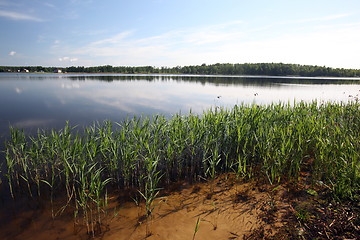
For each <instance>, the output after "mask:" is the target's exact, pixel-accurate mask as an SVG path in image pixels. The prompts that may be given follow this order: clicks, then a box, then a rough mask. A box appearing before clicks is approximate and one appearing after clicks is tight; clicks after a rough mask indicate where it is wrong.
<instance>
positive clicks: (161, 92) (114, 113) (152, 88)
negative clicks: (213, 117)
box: [0, 74, 360, 136]
mask: <svg viewBox="0 0 360 240" xmlns="http://www.w3.org/2000/svg"><path fill="white" fill-rule="evenodd" d="M359 90H360V84H359V79H351V80H349V79H340V78H336V79H334V78H331V79H325V78H305V79H299V78H279V77H272V78H269V77H234V76H231V77H229V76H226V77H225V76H191V75H190V76H189V75H187V76H181V75H177V76H169V75H123V74H113V75H111V74H0V124H1V125H0V136H1V135H6V133H7V132H8V126H9V125H14V126H17V127H21V128H24V129H25V130H26V131H36V129H37V128H39V127H41V128H60V127H63V126H64V123H65V121H67V120H69V121H70V123H71V124H72V125H87V124H91V123H92V122H94V121H103V120H105V119H110V120H113V121H122V120H124V119H125V118H126V117H131V116H133V115H153V114H163V115H165V116H168V117H169V116H171V115H172V114H176V113H179V112H181V113H182V114H187V113H189V111H190V110H191V111H192V112H193V113H199V114H200V113H202V112H203V111H204V110H206V109H208V108H211V107H214V106H223V107H232V106H234V105H235V104H241V103H246V104H252V103H255V104H269V103H271V102H279V101H281V102H293V101H313V100H315V99H316V100H318V101H349V100H354V99H355V98H356V97H358V94H359ZM349 96H351V97H349Z"/></svg>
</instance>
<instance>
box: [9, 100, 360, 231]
mask: <svg viewBox="0 0 360 240" xmlns="http://www.w3.org/2000/svg"><path fill="white" fill-rule="evenodd" d="M359 107H360V103H358V102H349V103H346V104H345V103H318V102H312V103H305V102H300V103H293V104H290V103H287V104H283V103H278V104H270V105H266V106H258V105H245V104H243V105H237V106H234V107H233V108H231V109H223V108H218V107H216V108H214V109H210V110H208V111H206V112H204V113H203V114H202V115H195V114H192V113H191V112H190V114H188V115H179V114H176V115H174V116H173V117H172V118H170V119H166V118H165V117H164V116H158V115H157V116H152V117H151V118H149V117H134V118H131V119H127V120H125V121H123V122H120V123H116V124H114V123H112V122H110V121H105V122H103V123H95V124H93V125H91V126H88V127H85V128H84V129H80V128H79V127H71V126H70V125H69V124H68V123H66V125H65V127H64V128H63V129H61V130H59V131H55V130H51V131H40V130H39V132H38V134H37V135H35V136H31V137H30V136H26V135H25V134H24V132H23V131H22V130H19V129H16V128H12V127H11V128H10V133H11V134H10V137H9V139H8V140H7V141H6V143H5V145H6V150H5V157H6V161H5V162H6V167H7V169H6V171H5V173H4V176H5V177H6V179H7V183H8V185H9V191H10V193H11V195H12V196H13V197H14V198H15V197H16V196H18V195H21V194H25V192H26V194H27V195H29V196H30V197H36V196H37V197H41V196H50V198H51V200H53V198H55V197H56V196H59V195H61V194H62V193H63V192H65V193H66V196H67V202H66V204H64V206H63V208H61V209H60V210H58V211H57V212H61V211H63V210H64V209H65V208H67V207H71V208H73V209H74V213H75V216H76V218H78V217H80V216H82V217H83V219H84V220H83V221H84V223H85V224H86V225H87V226H88V231H89V232H91V231H94V229H93V227H94V225H92V224H94V223H95V222H100V220H101V214H100V213H101V212H104V211H105V210H104V209H105V208H106V204H105V203H106V192H107V188H108V187H111V188H118V189H120V190H123V189H128V188H135V189H138V192H139V196H140V197H142V198H143V199H144V200H145V202H146V204H147V214H150V213H151V211H152V202H153V201H154V199H155V198H156V197H157V194H158V192H159V189H160V188H161V186H163V185H165V184H169V183H171V182H175V181H179V180H183V179H185V180H187V181H190V182H191V181H198V180H199V179H203V178H207V177H208V178H211V179H213V178H215V177H216V176H218V175H219V174H221V173H224V172H235V173H236V174H237V176H239V177H243V178H253V177H262V178H265V179H268V181H269V182H270V183H277V182H281V181H282V180H284V179H285V180H288V179H291V180H294V181H297V180H298V177H299V173H300V171H301V169H302V167H303V166H304V164H305V163H306V164H311V165H310V166H309V167H310V170H311V171H312V180H313V181H314V183H315V182H316V181H321V182H323V183H324V184H326V185H327V186H329V188H330V189H331V190H332V191H333V193H334V194H335V195H336V196H338V197H350V198H351V197H354V196H356V195H357V194H359V186H360V163H359V158H360V156H359V155H360V141H359V140H360V128H359V127H358V126H360V111H359ZM54 215H56V214H54Z"/></svg>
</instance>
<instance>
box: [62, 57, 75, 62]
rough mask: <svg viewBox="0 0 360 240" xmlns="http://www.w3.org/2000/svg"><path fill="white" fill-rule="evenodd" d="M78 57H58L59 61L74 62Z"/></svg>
mask: <svg viewBox="0 0 360 240" xmlns="http://www.w3.org/2000/svg"><path fill="white" fill-rule="evenodd" d="M78 60H79V59H78V58H70V57H61V58H59V61H60V62H76V61H78Z"/></svg>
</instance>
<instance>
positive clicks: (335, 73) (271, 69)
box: [0, 63, 360, 77]
mask: <svg viewBox="0 0 360 240" xmlns="http://www.w3.org/2000/svg"><path fill="white" fill-rule="evenodd" d="M25 69H27V70H29V71H30V72H51V73H52V72H54V71H55V70H58V69H60V70H61V71H62V72H70V73H126V74H135V73H146V74H160V73H161V74H201V75H207V74H208V75H267V76H307V77H314V76H331V77H360V70H358V69H344V68H329V67H325V66H311V65H300V64H284V63H244V64H231V63H216V64H211V65H206V64H202V65H199V66H183V67H181V66H177V67H172V68H169V67H160V68H157V67H152V66H141V67H130V66H110V65H104V66H96V67H84V66H77V67H76V66H71V67H63V68H58V67H42V66H16V67H14V66H0V72H18V71H25Z"/></svg>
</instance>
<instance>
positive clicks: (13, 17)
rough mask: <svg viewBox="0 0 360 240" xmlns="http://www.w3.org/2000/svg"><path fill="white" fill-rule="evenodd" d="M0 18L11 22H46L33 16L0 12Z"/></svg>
mask: <svg viewBox="0 0 360 240" xmlns="http://www.w3.org/2000/svg"><path fill="white" fill-rule="evenodd" d="M0 17H4V18H7V19H11V20H19V21H20V20H24V21H35V22H43V21H44V20H43V19H41V18H38V17H35V16H31V15H28V14H24V13H19V12H13V11H5V10H0Z"/></svg>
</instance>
